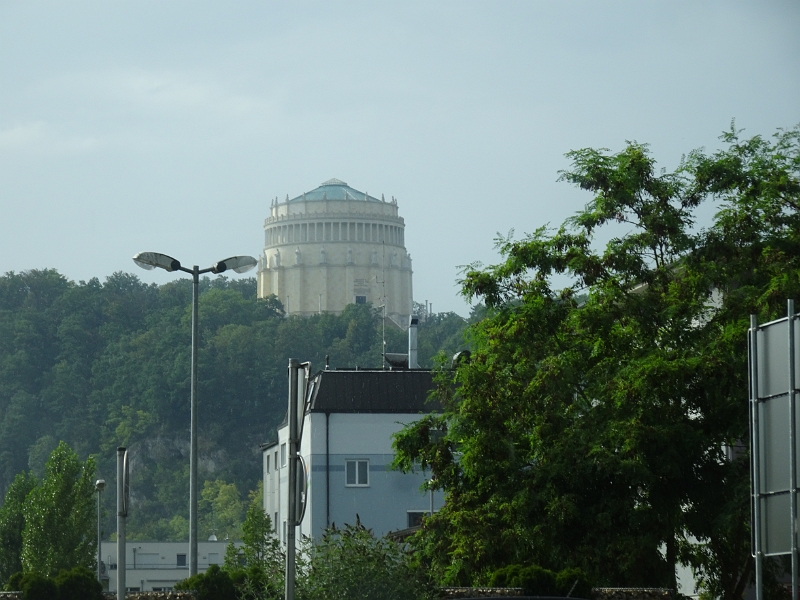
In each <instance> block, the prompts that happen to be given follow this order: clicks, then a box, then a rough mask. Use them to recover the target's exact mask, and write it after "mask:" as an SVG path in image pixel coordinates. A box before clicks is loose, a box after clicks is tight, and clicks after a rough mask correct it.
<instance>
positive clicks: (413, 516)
mask: <svg viewBox="0 0 800 600" xmlns="http://www.w3.org/2000/svg"><path fill="white" fill-rule="evenodd" d="M429 514H431V513H430V512H429V511H427V510H409V511H408V527H409V528H411V527H420V526H421V525H422V519H424V518H425V517H427V516H428V515H429Z"/></svg>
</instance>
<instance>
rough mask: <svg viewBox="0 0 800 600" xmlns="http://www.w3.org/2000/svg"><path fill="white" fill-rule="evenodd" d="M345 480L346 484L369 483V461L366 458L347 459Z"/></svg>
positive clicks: (359, 484) (362, 485) (358, 484)
mask: <svg viewBox="0 0 800 600" xmlns="http://www.w3.org/2000/svg"><path fill="white" fill-rule="evenodd" d="M345 471H346V473H345V474H346V480H345V484H346V485H348V486H361V487H365V486H368V485H369V461H368V460H348V461H347V462H346V469H345Z"/></svg>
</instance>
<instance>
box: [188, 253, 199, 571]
mask: <svg viewBox="0 0 800 600" xmlns="http://www.w3.org/2000/svg"><path fill="white" fill-rule="evenodd" d="M199 282H200V267H198V266H197V265H194V266H193V267H192V375H191V379H192V383H191V386H192V391H191V412H192V415H191V426H190V430H189V438H190V440H189V576H190V577H194V576H195V575H197V348H198V344H199V338H200V335H199V333H198V331H199V330H198V324H197V320H198V319H197V296H198V284H199Z"/></svg>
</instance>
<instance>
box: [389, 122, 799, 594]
mask: <svg viewBox="0 0 800 600" xmlns="http://www.w3.org/2000/svg"><path fill="white" fill-rule="evenodd" d="M723 140H724V142H726V143H727V147H726V148H725V149H724V150H721V151H719V152H717V153H715V154H713V155H707V154H705V153H704V152H703V151H696V152H693V153H691V154H690V155H689V156H688V157H687V158H686V159H685V160H684V161H683V162H682V164H681V165H680V167H679V168H678V170H677V171H676V172H674V173H666V172H664V171H661V172H660V173H659V172H658V171H657V169H656V163H655V160H654V159H653V158H652V157H651V156H650V154H649V152H648V149H647V147H646V146H643V145H640V144H637V143H629V144H628V145H627V147H626V148H625V149H624V150H622V151H621V152H619V153H616V154H613V153H610V152H609V151H607V150H594V149H584V150H578V151H575V152H571V153H570V154H568V157H569V158H570V159H571V160H572V161H573V166H572V168H571V169H570V170H568V171H565V172H563V173H562V179H563V180H565V181H567V182H570V183H573V184H575V185H578V186H579V187H580V188H581V189H584V190H587V191H589V192H591V193H592V194H593V199H592V200H591V201H590V202H589V204H588V205H587V206H586V208H585V209H584V210H583V211H581V212H579V213H578V214H577V215H576V216H575V217H574V218H572V219H570V220H569V221H567V222H566V223H565V224H564V225H562V226H561V227H560V228H558V229H557V230H555V231H553V230H549V229H546V228H540V229H537V230H536V231H535V232H534V233H533V234H530V235H527V236H525V237H524V239H522V240H519V241H514V240H512V239H505V240H501V241H500V244H499V247H500V250H501V252H502V254H503V256H504V259H505V260H504V262H502V263H501V264H499V265H496V266H492V267H488V268H479V267H475V268H472V269H468V270H467V272H466V274H465V278H464V280H463V293H464V295H465V296H467V297H468V298H473V299H474V298H479V299H481V300H483V301H484V302H485V303H486V306H487V309H488V311H489V312H488V314H489V316H488V317H487V318H486V319H484V320H483V321H481V322H479V323H477V324H475V325H474V326H472V327H471V331H470V335H471V336H472V343H473V353H472V357H471V361H469V362H467V361H464V362H462V363H460V365H459V366H458V368H457V369H456V370H455V371H454V372H445V373H443V375H442V378H441V384H442V385H441V388H440V390H439V396H440V399H441V401H442V403H443V405H444V406H445V407H446V410H445V412H444V414H443V415H441V416H429V417H426V418H424V419H422V420H420V421H419V422H417V423H416V424H414V425H412V426H410V427H409V428H408V429H407V430H405V431H404V432H401V434H399V435H398V436H397V438H396V448H397V450H398V456H397V460H396V464H397V466H398V467H400V468H402V469H405V470H410V469H415V468H419V467H425V468H430V469H432V470H433V473H434V475H435V478H434V484H435V486H436V487H438V488H442V489H444V490H446V492H447V503H446V504H445V506H444V507H443V509H442V510H441V511H440V512H439V513H437V514H436V515H434V516H433V517H432V518H430V519H428V520H426V521H425V525H424V528H423V530H422V532H421V533H420V534H419V535H418V537H417V539H416V544H417V546H418V548H419V550H420V555H421V557H422V560H423V561H424V562H425V563H426V564H428V565H429V566H430V568H431V570H432V572H434V573H435V574H436V576H437V577H439V579H440V580H441V581H443V582H448V583H461V584H469V583H474V582H481V581H485V580H486V579H487V577H488V576H489V574H490V573H491V572H492V571H494V570H496V569H498V568H502V567H505V566H507V565H509V564H522V565H530V564H537V565H540V566H542V567H545V568H548V569H552V570H560V569H563V568H565V567H576V568H580V569H582V570H584V571H585V572H586V573H587V574H588V575H589V576H590V577H591V578H592V579H593V580H594V581H596V582H597V583H600V584H609V585H623V586H625V585H628V586H630V585H633V586H637V585H647V586H653V585H664V586H668V587H673V588H674V586H675V570H674V566H675V565H676V564H677V563H678V562H679V561H680V562H683V563H684V564H690V565H691V566H692V567H694V568H695V570H696V573H697V575H698V577H699V579H700V581H701V583H702V585H703V588H704V593H706V594H708V595H709V596H711V597H721V598H726V599H734V598H741V596H742V593H743V591H744V589H745V587H746V586H747V584H748V582H749V581H750V579H751V575H752V561H751V559H750V556H749V525H748V524H749V508H748V472H749V470H748V457H747V436H748V417H747V391H746V390H747V380H746V373H747V369H746V346H745V339H746V331H747V328H748V321H749V318H748V316H749V314H750V313H754V314H757V315H758V316H759V318H760V319H761V320H762V321H766V320H770V319H774V318H777V317H781V316H784V315H785V314H786V299H787V298H797V295H798V292H800V277H799V276H798V275H799V274H800V127H798V128H794V129H792V130H789V131H779V132H778V133H777V134H776V136H775V138H774V140H769V139H764V138H762V137H759V136H756V137H754V138H751V139H740V137H739V135H738V132H736V131H735V130H733V129H732V130H731V132H729V133H727V134H725V135H724V136H723ZM708 203H716V204H715V205H714V206H715V208H717V209H718V213H717V214H716V216H715V218H714V220H713V223H712V224H711V225H710V226H709V227H708V228H706V229H698V227H697V225H696V219H697V216H696V215H697V213H698V209H699V207H701V205H703V204H708ZM434 432H436V434H435V435H434Z"/></svg>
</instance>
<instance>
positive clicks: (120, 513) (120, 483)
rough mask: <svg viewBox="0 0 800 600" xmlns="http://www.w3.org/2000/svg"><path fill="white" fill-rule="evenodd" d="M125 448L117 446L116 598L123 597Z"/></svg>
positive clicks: (125, 515)
mask: <svg viewBox="0 0 800 600" xmlns="http://www.w3.org/2000/svg"><path fill="white" fill-rule="evenodd" d="M125 483H126V481H125V448H117V600H124V598H125V566H126V565H125V560H126V557H125V519H126V517H127V507H126V506H125Z"/></svg>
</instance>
